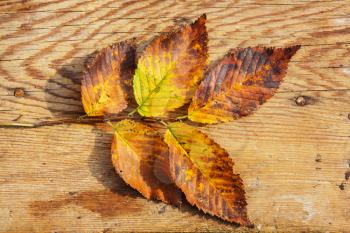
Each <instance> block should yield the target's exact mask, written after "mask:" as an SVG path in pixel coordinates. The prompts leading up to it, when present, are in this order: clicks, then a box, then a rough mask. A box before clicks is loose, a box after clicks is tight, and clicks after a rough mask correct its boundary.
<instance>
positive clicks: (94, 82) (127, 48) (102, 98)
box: [81, 40, 136, 116]
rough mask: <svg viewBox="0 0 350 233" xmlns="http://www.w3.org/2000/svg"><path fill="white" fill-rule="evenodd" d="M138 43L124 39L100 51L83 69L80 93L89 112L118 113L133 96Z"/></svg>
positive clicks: (89, 114) (89, 113) (91, 113)
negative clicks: (136, 46) (133, 77)
mask: <svg viewBox="0 0 350 233" xmlns="http://www.w3.org/2000/svg"><path fill="white" fill-rule="evenodd" d="M135 66H136V64H135V43H134V41H133V40H130V41H124V42H120V43H117V44H114V45H112V46H109V47H106V48H104V49H102V50H101V51H100V52H98V53H97V55H96V56H95V58H94V59H92V60H91V61H90V62H89V63H88V64H87V66H86V70H85V71H84V73H83V79H82V85H81V96H82V102H83V106H84V110H85V112H86V114H87V115H88V116H102V115H106V114H117V113H119V112H121V111H122V110H124V109H125V108H126V107H127V106H128V103H129V100H130V99H131V98H133V93H132V82H131V81H132V76H133V74H134V70H135Z"/></svg>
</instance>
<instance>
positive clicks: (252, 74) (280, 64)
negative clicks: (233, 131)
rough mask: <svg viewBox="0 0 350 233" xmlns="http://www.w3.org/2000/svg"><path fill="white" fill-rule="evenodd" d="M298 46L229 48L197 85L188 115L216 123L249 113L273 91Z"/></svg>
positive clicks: (201, 120)
mask: <svg viewBox="0 0 350 233" xmlns="http://www.w3.org/2000/svg"><path fill="white" fill-rule="evenodd" d="M299 48H300V46H299V45H297V46H293V47H290V48H263V47H254V48H245V49H234V50H232V51H230V52H229V53H228V54H226V55H225V56H224V58H222V59H221V60H220V61H219V62H217V63H216V65H215V66H213V67H212V68H211V69H210V70H209V71H208V73H207V75H206V77H205V78H204V80H203V81H202V82H201V84H200V85H199V87H198V89H197V90H196V93H195V95H194V96H193V99H192V102H191V105H190V107H189V109H188V118H189V119H190V120H192V121H196V122H201V123H219V122H228V121H233V120H234V119H237V118H240V117H242V116H247V115H250V114H252V113H253V112H254V111H255V110H256V109H257V108H258V107H259V106H260V105H262V104H263V103H265V102H266V101H267V100H268V99H269V98H271V97H272V96H273V95H274V94H275V92H276V91H277V89H278V87H279V85H280V83H281V82H282V80H283V78H284V76H285V74H286V72H287V67H288V62H289V60H290V59H291V58H292V56H293V55H294V54H295V53H296V52H297V51H298V49H299Z"/></svg>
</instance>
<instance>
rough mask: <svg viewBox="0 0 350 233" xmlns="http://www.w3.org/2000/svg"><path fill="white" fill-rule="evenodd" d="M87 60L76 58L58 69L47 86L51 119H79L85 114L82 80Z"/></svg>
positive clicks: (47, 102) (46, 99)
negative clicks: (82, 99)
mask: <svg viewBox="0 0 350 233" xmlns="http://www.w3.org/2000/svg"><path fill="white" fill-rule="evenodd" d="M85 60H86V59H85V58H74V59H73V60H72V61H71V62H70V63H68V64H63V65H62V66H61V67H59V68H58V69H57V72H56V74H55V75H54V76H52V77H51V78H50V79H49V80H48V81H47V82H46V86H45V101H46V104H47V109H48V110H49V111H50V113H51V118H54V119H57V118H60V119H62V118H70V119H71V118H77V117H78V116H81V115H83V114H84V109H83V107H82V104H81V97H80V82H81V81H80V80H81V74H82V70H83V66H84V63H85Z"/></svg>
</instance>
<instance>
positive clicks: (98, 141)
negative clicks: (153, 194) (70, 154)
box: [88, 125, 142, 198]
mask: <svg viewBox="0 0 350 233" xmlns="http://www.w3.org/2000/svg"><path fill="white" fill-rule="evenodd" d="M105 127H106V126H102V125H99V126H97V128H95V129H94V130H93V131H94V133H95V134H96V137H95V142H94V148H93V150H92V152H91V154H90V156H89V158H88V166H89V170H90V173H91V175H92V176H93V177H95V178H96V179H97V181H98V182H99V183H101V184H102V185H103V186H104V187H105V188H106V189H108V190H110V191H112V192H114V193H118V194H119V195H123V196H128V197H132V198H139V197H142V196H141V194H139V193H138V192H137V191H136V190H134V189H132V188H131V187H130V186H129V185H127V184H126V183H125V182H124V181H123V180H122V178H121V177H120V176H119V175H118V174H117V173H116V172H115V170H114V167H113V164H112V160H111V152H110V151H111V144H112V138H113V135H112V133H111V132H105V131H106V130H103V129H101V128H105Z"/></svg>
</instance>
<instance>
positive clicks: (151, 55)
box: [133, 15, 208, 117]
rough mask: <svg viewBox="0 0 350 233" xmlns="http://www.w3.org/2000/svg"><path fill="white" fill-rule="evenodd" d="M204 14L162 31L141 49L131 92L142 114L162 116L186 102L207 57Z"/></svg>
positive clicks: (198, 79)
mask: <svg viewBox="0 0 350 233" xmlns="http://www.w3.org/2000/svg"><path fill="white" fill-rule="evenodd" d="M205 22H206V16H205V15H202V16H201V17H200V18H199V19H198V20H196V22H194V23H192V24H189V25H183V26H182V27H181V28H180V29H178V30H176V31H173V32H170V33H163V34H161V35H160V36H159V37H157V38H155V39H154V40H152V41H151V42H150V44H149V45H148V46H147V47H146V48H145V50H144V51H143V53H142V55H141V57H140V59H139V61H138V64H137V69H136V71H135V76H134V82H133V83H134V85H133V86H134V94H135V98H136V101H137V103H138V105H139V106H138V108H137V111H138V113H139V114H140V115H142V116H147V117H159V116H165V115H167V114H168V113H169V112H170V111H172V110H174V109H176V108H179V107H181V106H183V105H185V104H187V103H188V102H190V100H191V98H192V96H193V94H194V92H195V90H196V88H197V86H198V84H199V82H200V81H201V80H202V78H203V72H204V70H205V69H206V66H207V60H208V54H207V53H208V47H207V43H208V33H207V30H206V27H205Z"/></svg>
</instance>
